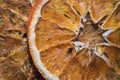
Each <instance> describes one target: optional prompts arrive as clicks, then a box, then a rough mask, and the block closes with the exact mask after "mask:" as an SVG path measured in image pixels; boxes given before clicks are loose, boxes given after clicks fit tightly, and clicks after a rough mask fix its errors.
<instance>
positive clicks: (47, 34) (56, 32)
mask: <svg viewBox="0 0 120 80" xmlns="http://www.w3.org/2000/svg"><path fill="white" fill-rule="evenodd" d="M73 38H75V33H74V32H73V31H71V30H68V29H65V28H61V27H59V26H58V25H56V24H53V23H50V22H48V21H45V20H42V19H40V20H39V22H38V24H37V25H36V46H37V48H38V50H40V51H42V50H45V49H48V48H50V47H52V46H56V45H59V44H62V43H67V42H70V41H71V40H72V39H73Z"/></svg>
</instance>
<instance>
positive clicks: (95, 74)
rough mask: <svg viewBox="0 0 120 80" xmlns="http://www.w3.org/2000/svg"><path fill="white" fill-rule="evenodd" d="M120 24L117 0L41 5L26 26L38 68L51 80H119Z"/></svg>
mask: <svg viewBox="0 0 120 80" xmlns="http://www.w3.org/2000/svg"><path fill="white" fill-rule="evenodd" d="M119 24H120V1H119V0H40V1H39V2H38V3H37V4H36V5H35V7H34V8H33V10H32V12H31V15H30V18H29V20H28V24H27V26H28V43H29V49H30V53H31V56H32V59H33V61H34V64H35V66H36V67H37V68H38V70H39V72H40V73H42V74H43V76H44V77H45V78H46V79H49V80H114V79H115V80H117V79H119V78H120V76H119V75H120V26H119Z"/></svg>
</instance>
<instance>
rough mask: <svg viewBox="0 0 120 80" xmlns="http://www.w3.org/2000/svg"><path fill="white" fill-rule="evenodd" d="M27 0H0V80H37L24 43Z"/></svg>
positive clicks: (27, 9)
mask: <svg viewBox="0 0 120 80" xmlns="http://www.w3.org/2000/svg"><path fill="white" fill-rule="evenodd" d="M31 8H32V6H31V3H30V2H29V0H0V80H39V79H43V78H42V77H40V75H39V73H38V71H37V69H36V68H35V67H34V64H33V62H32V60H31V58H30V55H29V51H28V46H27V42H26V30H25V28H26V21H27V19H28V16H29V13H30V11H31Z"/></svg>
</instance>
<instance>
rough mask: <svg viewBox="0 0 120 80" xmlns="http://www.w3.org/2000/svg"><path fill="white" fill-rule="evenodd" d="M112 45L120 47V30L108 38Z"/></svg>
mask: <svg viewBox="0 0 120 80" xmlns="http://www.w3.org/2000/svg"><path fill="white" fill-rule="evenodd" d="M107 39H108V40H109V42H110V44H115V45H117V46H119V47H120V28H118V29H116V30H115V31H114V32H112V33H110V34H109V35H108V36H107Z"/></svg>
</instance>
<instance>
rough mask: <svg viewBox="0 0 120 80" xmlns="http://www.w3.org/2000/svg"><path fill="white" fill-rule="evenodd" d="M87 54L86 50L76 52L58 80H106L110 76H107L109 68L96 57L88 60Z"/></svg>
mask: <svg viewBox="0 0 120 80" xmlns="http://www.w3.org/2000/svg"><path fill="white" fill-rule="evenodd" d="M88 52H89V51H88V49H83V50H81V51H80V52H78V53H77V54H76V56H75V57H74V58H73V59H72V60H71V61H70V63H69V64H68V65H67V66H66V67H65V69H64V70H63V72H62V74H60V76H59V77H60V80H97V79H99V80H107V78H108V76H109V77H110V76H111V75H107V72H108V71H109V70H110V67H108V65H107V64H106V63H105V62H104V61H103V60H102V59H101V58H99V57H97V56H93V57H91V58H90V55H89V54H88ZM91 54H92V53H91ZM110 73H112V72H110Z"/></svg>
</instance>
